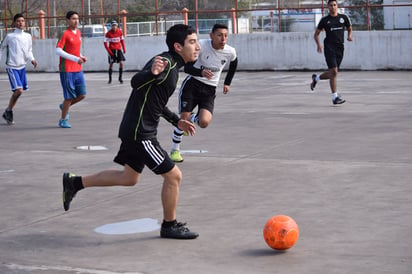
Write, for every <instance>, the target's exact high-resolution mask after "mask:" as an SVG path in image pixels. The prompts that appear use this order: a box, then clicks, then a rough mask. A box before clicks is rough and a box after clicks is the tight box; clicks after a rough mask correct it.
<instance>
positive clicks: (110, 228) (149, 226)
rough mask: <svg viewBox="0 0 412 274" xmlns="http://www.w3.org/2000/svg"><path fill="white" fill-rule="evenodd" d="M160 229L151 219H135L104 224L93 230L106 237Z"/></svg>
mask: <svg viewBox="0 0 412 274" xmlns="http://www.w3.org/2000/svg"><path fill="white" fill-rule="evenodd" d="M159 229H160V224H159V223H158V221H157V220H155V219H151V218H143V219H135V220H130V221H125V222H118V223H111V224H105V225H102V226H99V227H96V228H95V229H94V231H95V232H97V233H101V234H108V235H122V234H134V233H143V232H150V231H156V230H159Z"/></svg>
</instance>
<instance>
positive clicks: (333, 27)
mask: <svg viewBox="0 0 412 274" xmlns="http://www.w3.org/2000/svg"><path fill="white" fill-rule="evenodd" d="M351 25H352V23H351V21H350V19H349V17H348V16H346V15H345V14H340V13H338V15H337V16H331V15H327V16H325V17H323V18H322V19H321V20H320V22H319V24H318V29H319V30H323V29H324V30H325V31H326V38H325V40H324V43H325V44H328V45H337V46H339V45H340V46H343V43H344V33H345V27H346V28H349V27H350V26H351Z"/></svg>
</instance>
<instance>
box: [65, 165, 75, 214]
mask: <svg viewBox="0 0 412 274" xmlns="http://www.w3.org/2000/svg"><path fill="white" fill-rule="evenodd" d="M75 176H76V175H74V174H73V173H64V174H63V207H64V210H65V211H67V210H69V208H70V203H71V201H72V200H73V198H74V196H76V191H75V190H74V186H73V181H74V177H75Z"/></svg>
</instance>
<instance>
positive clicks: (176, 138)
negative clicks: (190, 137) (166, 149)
mask: <svg viewBox="0 0 412 274" xmlns="http://www.w3.org/2000/svg"><path fill="white" fill-rule="evenodd" d="M183 132H184V131H183V130H180V129H179V128H177V127H175V129H174V131H173V136H172V150H180V143H181V142H182V139H183Z"/></svg>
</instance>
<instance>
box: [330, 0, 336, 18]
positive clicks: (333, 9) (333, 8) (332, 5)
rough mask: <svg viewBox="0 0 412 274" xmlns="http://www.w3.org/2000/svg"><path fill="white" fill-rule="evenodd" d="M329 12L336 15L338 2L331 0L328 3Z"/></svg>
mask: <svg viewBox="0 0 412 274" xmlns="http://www.w3.org/2000/svg"><path fill="white" fill-rule="evenodd" d="M328 9H329V14H330V15H336V14H338V3H337V2H336V1H332V2H330V3H329V5H328Z"/></svg>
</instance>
